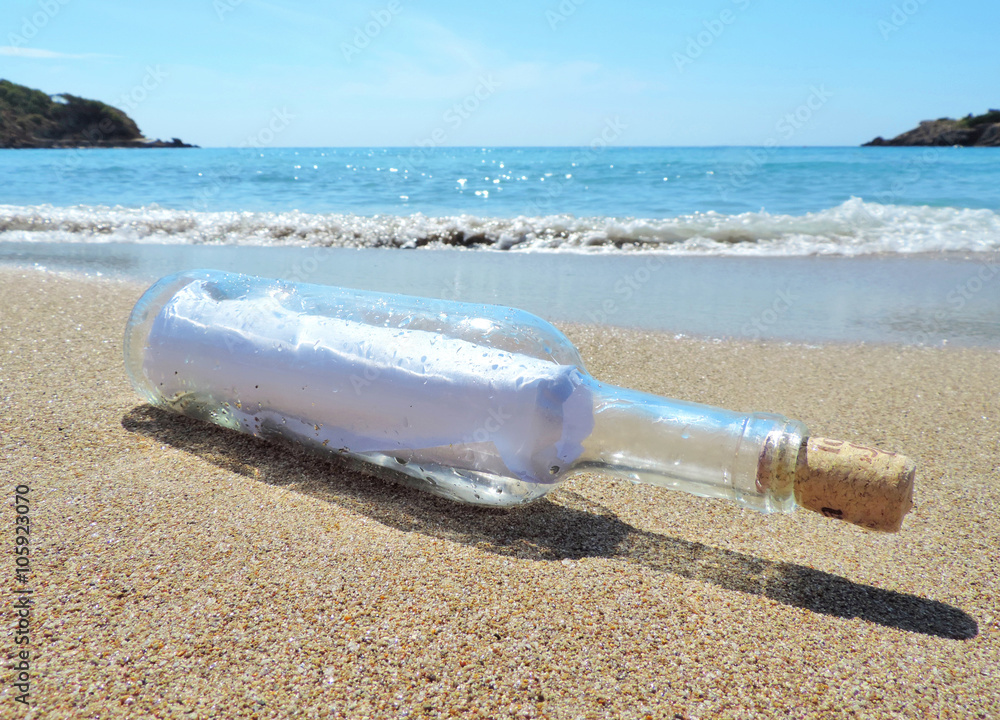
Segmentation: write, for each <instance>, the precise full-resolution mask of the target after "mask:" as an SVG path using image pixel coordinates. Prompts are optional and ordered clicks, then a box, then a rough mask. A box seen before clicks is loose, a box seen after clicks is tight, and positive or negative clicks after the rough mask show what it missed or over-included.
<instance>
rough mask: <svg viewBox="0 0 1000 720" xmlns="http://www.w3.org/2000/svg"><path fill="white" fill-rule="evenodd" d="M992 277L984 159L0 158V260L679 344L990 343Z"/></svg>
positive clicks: (988, 151)
mask: <svg viewBox="0 0 1000 720" xmlns="http://www.w3.org/2000/svg"><path fill="white" fill-rule="evenodd" d="M998 257H1000V149H997V148H951V147H932V148H846V147H836V148H815V147H809V148H788V147H718V148H670V147H636V148H626V147H578V148H574V147H558V148H535V147H530V148H528V147H525V148H516V147H512V148H507V147H464V148H450V147H447V148H446V147H413V148H273V147H243V148H197V149H156V150H153V149H150V150H135V149H87V148H80V149H62V150H0V262H5V263H8V264H10V263H14V264H33V265H36V266H39V267H56V268H67V267H68V268H77V269H82V270H85V271H86V270H89V271H92V272H96V273H116V274H123V275H132V276H135V277H139V278H142V279H149V278H152V277H154V276H156V275H157V274H158V273H161V272H163V271H165V270H167V269H181V268H184V267H189V266H191V265H204V264H207V263H211V264H213V265H214V266H216V267H223V269H238V270H243V271H248V272H258V273H262V274H272V275H273V274H280V275H285V276H294V277H297V278H304V279H307V280H310V281H316V282H327V283H333V284H344V285H350V286H358V287H362V286H363V287H367V288H370V289H384V290H394V291H398V292H409V293H412V294H426V295H434V296H442V297H449V298H453V299H462V300H477V301H488V302H502V303H506V304H514V305H519V306H522V307H527V309H530V310H540V311H544V314H546V315H548V316H551V317H553V318H554V319H558V320H566V321H569V322H608V323H613V324H620V325H626V326H636V327H646V328H651V329H659V330H670V331H675V332H678V333H682V334H685V333H690V334H696V335H697V334H700V335H706V336H719V337H745V338H752V339H758V338H763V339H769V338H777V339H794V340H799V341H803V340H804V341H830V340H833V341H837V340H849V341H866V342H867V341H871V342H903V343H911V344H942V343H948V342H952V343H957V344H965V345H970V344H971V345H983V344H985V345H990V346H994V345H996V346H1000V326H998V322H997V321H998V318H1000V266H998V264H997V263H998ZM313 265H315V266H316V269H315V270H309V269H308V268H312V266H313ZM845 308H846V310H845ZM817 312H818V313H819V314H818V315H817Z"/></svg>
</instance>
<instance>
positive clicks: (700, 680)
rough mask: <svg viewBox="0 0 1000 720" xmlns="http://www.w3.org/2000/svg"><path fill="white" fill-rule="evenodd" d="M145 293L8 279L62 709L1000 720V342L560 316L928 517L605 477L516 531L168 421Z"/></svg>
mask: <svg viewBox="0 0 1000 720" xmlns="http://www.w3.org/2000/svg"><path fill="white" fill-rule="evenodd" d="M143 289H144V288H143V287H141V286H140V285H138V284H134V283H132V282H120V281H118V280H113V281H109V280H108V279H100V278H93V277H90V278H85V279H81V278H79V277H66V276H60V275H57V274H53V273H51V272H49V273H45V272H40V271H38V270H34V269H30V270H29V269H19V268H11V267H7V266H0V308H2V311H0V338H3V347H4V348H5V349H7V350H8V351H9V352H6V353H3V354H2V355H0V377H2V378H3V391H4V392H3V395H4V397H5V411H4V413H3V417H2V419H0V423H2V424H0V429H2V432H0V444H2V448H0V452H2V456H3V457H4V463H5V466H6V467H5V469H6V470H7V472H8V474H9V477H10V478H11V479H12V480H14V481H16V482H18V483H25V484H28V485H30V487H31V493H32V497H33V498H38V501H37V504H35V505H33V506H32V513H33V514H32V528H33V530H32V532H33V535H32V546H31V551H32V556H31V557H32V562H33V574H32V576H31V579H30V582H31V584H32V587H33V589H34V590H35V592H36V597H37V604H36V605H35V607H34V609H33V611H32V612H33V613H34V614H33V615H32V619H31V632H32V636H33V637H32V642H33V643H34V644H33V645H32V651H33V654H32V656H31V657H32V659H31V673H32V680H31V683H32V685H31V687H32V700H33V701H34V702H36V703H37V705H38V710H39V711H41V712H43V713H45V714H46V715H47V716H53V717H69V716H83V715H86V716H88V717H113V716H115V715H116V714H117V713H120V712H121V707H122V706H123V705H124V706H127V707H129V712H130V713H134V714H145V715H159V716H164V715H169V714H174V713H176V714H180V713H186V714H187V716H188V717H205V718H209V717H218V716H219V715H220V714H224V715H227V716H231V717H252V716H261V715H267V716H291V715H295V714H308V713H309V712H313V711H315V712H317V713H322V714H325V715H328V716H334V717H362V716H366V715H367V716H373V717H374V716H386V715H389V714H399V713H401V712H403V711H404V710H407V711H409V714H410V715H411V716H413V717H436V716H438V715H447V713H448V712H452V711H453V712H456V713H458V714H459V715H461V716H464V717H471V716H474V715H475V714H476V713H478V714H479V715H480V716H484V717H498V716H507V715H514V714H521V715H523V716H527V717H554V718H570V717H577V716H580V715H586V716H590V715H594V716H605V715H608V716H626V717H629V716H642V715H644V714H650V715H652V716H653V717H662V716H667V717H671V716H674V715H675V714H676V715H680V716H681V717H690V716H694V717H747V716H750V715H754V714H757V715H761V716H773V715H778V714H785V715H792V716H795V717H824V718H826V717H858V716H861V717H874V716H880V717H881V716H887V715H904V716H910V717H913V716H923V715H933V716H938V715H946V714H949V713H951V714H954V715H957V716H964V717H972V716H976V714H977V713H984V714H986V715H991V714H1000V692H998V690H997V687H996V684H995V682H994V674H995V668H996V664H997V659H998V658H1000V600H998V598H1000V580H998V578H997V575H996V572H995V568H994V567H993V555H994V553H993V552H992V550H991V548H993V547H994V546H995V538H996V537H997V535H998V534H1000V521H998V519H997V516H996V512H995V509H996V507H997V506H998V504H1000V469H998V467H997V452H996V448H997V447H1000V425H998V423H997V417H996V388H997V387H998V386H1000V368H998V364H997V362H996V352H995V350H992V349H978V348H946V349H941V348H918V347H905V346H891V345H889V346H866V345H859V344H838V345H829V346H824V347H813V346H808V345H803V344H783V343H780V342H764V343H760V342H736V341H728V342H709V341H704V340H699V339H693V338H676V337H674V336H673V335H672V334H667V333H662V332H652V331H644V330H628V329H622V328H613V327H602V326H596V325H565V324H562V326H563V327H564V329H565V330H566V332H567V334H568V335H569V336H570V338H571V339H572V340H573V341H574V342H575V343H576V344H577V345H578V347H579V348H580V350H581V352H582V354H583V356H584V358H585V360H586V362H587V364H588V367H589V369H590V370H591V372H592V373H593V374H594V375H595V377H598V378H600V379H601V380H605V381H608V382H613V383H616V384H619V385H624V386H629V387H635V388H637V389H640V390H644V391H647V392H653V393H658V394H662V395H668V396H672V397H679V398H683V399H687V400H691V401H695V402H703V403H708V404H713V405H718V406H723V407H730V408H733V409H737V410H769V411H775V412H780V413H782V414H785V415H787V416H789V417H795V418H798V419H800V420H802V421H804V422H805V423H806V424H807V425H809V427H810V428H812V429H813V430H814V431H815V432H817V433H819V434H823V435H829V436H832V437H841V438H844V439H846V440H853V441H858V442H869V443H872V444H875V445H878V446H880V447H883V448H885V449H887V450H898V451H903V452H906V453H907V454H909V455H911V456H912V457H914V458H915V459H916V460H917V461H918V463H919V466H918V475H917V496H916V501H917V507H916V508H915V510H914V511H913V512H912V513H911V514H910V515H909V516H908V517H907V519H906V520H905V521H904V524H903V530H902V532H901V533H899V534H898V535H877V534H871V533H866V532H864V531H862V530H860V529H857V528H854V527H851V526H847V525H843V524H839V523H837V522H835V521H832V520H827V519H825V518H822V517H820V516H818V515H813V514H811V513H807V512H799V513H795V514H793V515H778V516H764V515H758V514H755V513H752V512H750V511H745V510H740V509H738V508H736V507H734V506H732V505H729V504H728V503H724V502H721V501H711V500H704V499H699V498H694V497H689V496H686V495H683V494H680V493H670V492H668V491H665V490H662V489H658V488H652V487H647V486H639V485H632V484H630V483H627V482H621V481H617V482H609V481H607V480H606V479H602V478H600V477H597V476H594V475H586V476H580V477H579V478H574V479H573V480H571V481H570V482H569V483H567V485H565V486H563V487H562V488H560V489H559V490H557V491H555V493H554V494H553V495H551V496H549V499H546V500H543V501H539V502H538V503H535V504H532V505H529V506H525V507H523V508H519V509H515V510H512V511H507V512H502V511H499V512H498V511H495V510H484V509H477V508H470V507H466V506H461V505H456V504H454V503H449V502H447V501H445V500H441V499H438V498H435V497H433V496H430V495H427V494H424V493H420V492H417V491H414V490H409V489H407V488H403V487H400V486H396V485H394V484H391V483H387V482H385V481H384V480H381V479H377V478H374V477H372V476H370V475H367V474H364V473H362V472H359V471H358V470H357V469H356V468H353V467H347V466H345V465H343V464H338V463H336V462H330V461H327V460H323V459H320V458H316V457H315V456H309V455H306V454H303V453H300V452H297V451H295V450H289V449H288V448H284V447H278V446H275V445H272V444H268V443H264V442H259V441H256V440H254V439H252V438H248V437H246V436H241V435H237V434H234V433H231V432H228V431H224V430H221V429H217V428H213V427H211V426H207V425H203V424H200V423H197V422H194V421H188V420H186V419H184V418H178V417H174V416H172V415H168V414H166V413H163V412H160V411H156V410H153V409H151V408H149V407H148V406H145V405H144V404H143V403H142V402H141V401H140V400H139V399H138V398H137V397H136V396H135V395H134V394H133V392H132V390H131V387H130V386H129V384H128V382H127V380H126V379H125V375H124V370H123V368H122V359H121V347H120V345H121V332H122V329H123V327H124V322H125V319H126V317H127V315H128V312H129V311H130V309H131V307H132V303H133V302H134V301H135V300H136V299H137V298H138V296H139V294H141V292H142V290H143ZM4 517H5V518H6V520H5V522H13V520H12V517H13V515H12V514H11V513H10V512H6V513H4ZM5 607H6V608H8V609H7V610H6V613H7V614H6V615H5V617H7V619H8V620H11V619H12V617H13V616H10V612H11V610H10V609H9V608H10V605H9V604H8V605H7V606H5ZM11 627H13V624H12V622H10V623H8V628H11ZM4 638H5V640H4V642H5V643H6V644H7V647H8V650H9V649H10V648H12V647H13V645H12V633H11V631H10V630H8V632H7V633H5V635H4ZM12 693H13V690H12V689H11V687H10V686H9V684H5V685H4V686H3V687H2V689H0V702H3V703H9V702H12Z"/></svg>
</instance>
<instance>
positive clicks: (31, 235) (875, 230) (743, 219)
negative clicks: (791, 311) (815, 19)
mask: <svg viewBox="0 0 1000 720" xmlns="http://www.w3.org/2000/svg"><path fill="white" fill-rule="evenodd" d="M0 241H15V242H120V243H160V244H164V243H188V244H225V245H301V246H322V247H395V248H421V247H431V248H433V247H459V248H480V249H491V250H520V251H526V250H527V251H532V250H533V251H589V252H600V251H608V252H618V251H643V250H645V251H657V252H665V253H671V254H698V255H702V254H709V255H815V254H824V255H862V254H873V253H916V252H937V251H971V252H983V251H995V250H1000V214H998V213H996V212H993V211H991V210H984V209H978V210H977V209H967V208H950V207H929V206H907V205H883V204H879V203H872V202H864V201H863V200H861V199H860V198H851V199H850V200H848V201H846V202H844V203H842V204H841V205H838V206H837V207H833V208H829V209H826V210H821V211H818V212H811V213H806V214H804V215H780V214H772V213H768V212H764V211H761V212H747V213H740V214H736V215H725V214H720V213H716V212H707V213H695V214H691V215H680V216H677V217H672V218H663V219H653V218H616V217H575V216H572V215H546V216H531V217H529V216H520V217H514V218H495V217H480V216H475V215H454V216H443V217H429V216H425V215H421V214H415V215H408V216H397V215H375V216H363V215H352V214H336V213H303V212H298V211H291V212H198V211H192V210H171V209H166V208H160V207H157V206H148V207H143V208H125V207H106V206H86V205H78V206H73V207H53V206H49V205H39V206H29V207H22V206H12V205H0Z"/></svg>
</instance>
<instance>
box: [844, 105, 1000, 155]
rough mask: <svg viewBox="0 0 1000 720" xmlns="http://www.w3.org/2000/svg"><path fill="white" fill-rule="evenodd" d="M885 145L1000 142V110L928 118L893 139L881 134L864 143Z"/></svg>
mask: <svg viewBox="0 0 1000 720" xmlns="http://www.w3.org/2000/svg"><path fill="white" fill-rule="evenodd" d="M882 145H897V146H929V145H936V146H942V145H961V146H964V147H973V146H981V147H998V146H1000V110H994V109H991V110H989V111H988V112H985V113H983V114H982V115H971V114H969V115H967V116H965V117H964V118H960V119H958V120H953V119H951V118H940V119H938V120H924V121H923V122H921V123H920V125H918V126H917V127H915V128H913V129H912V130H908V131H907V132H905V133H903V134H902V135H897V136H896V137H894V138H892V139H891V140H886V139H885V138H883V137H881V136H879V137H877V138H875V139H874V140H872V141H871V142H866V143H865V144H864V145H863V147H873V146H875V147H877V146H882Z"/></svg>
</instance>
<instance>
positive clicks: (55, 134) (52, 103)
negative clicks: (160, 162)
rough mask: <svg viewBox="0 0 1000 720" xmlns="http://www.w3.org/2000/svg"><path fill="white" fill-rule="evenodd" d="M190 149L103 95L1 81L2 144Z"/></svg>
mask: <svg viewBox="0 0 1000 720" xmlns="http://www.w3.org/2000/svg"><path fill="white" fill-rule="evenodd" d="M77 147H127V148H189V147H197V146H196V145H189V144H187V143H185V142H183V141H181V140H180V139H179V138H172V139H171V140H170V141H164V140H153V139H150V138H147V137H145V136H143V134H142V132H141V131H140V130H139V126H138V125H136V124H135V121H134V120H133V119H132V118H130V117H129V116H128V115H127V114H125V112H124V111H122V110H119V109H118V108H116V107H112V106H111V105H107V104H105V103H102V102H100V101H99V100H88V99H86V98H82V97H77V96H76V95H70V94H69V93H62V94H59V95H47V94H45V93H44V92H42V91H41V90H33V89H32V88H29V87H25V86H24V85H18V84H17V83H12V82H10V81H9V80H0V148H77Z"/></svg>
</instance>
